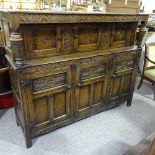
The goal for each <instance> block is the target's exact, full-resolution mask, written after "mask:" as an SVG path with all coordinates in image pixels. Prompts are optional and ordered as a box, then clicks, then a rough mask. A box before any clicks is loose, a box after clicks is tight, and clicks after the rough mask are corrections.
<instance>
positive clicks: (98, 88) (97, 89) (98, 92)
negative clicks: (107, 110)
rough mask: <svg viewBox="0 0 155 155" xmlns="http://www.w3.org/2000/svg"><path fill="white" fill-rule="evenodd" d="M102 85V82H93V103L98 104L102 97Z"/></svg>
mask: <svg viewBox="0 0 155 155" xmlns="http://www.w3.org/2000/svg"><path fill="white" fill-rule="evenodd" d="M103 86H104V82H96V83H94V93H93V94H94V102H93V104H98V103H101V102H102V100H103V98H102V96H103V95H102V94H103Z"/></svg>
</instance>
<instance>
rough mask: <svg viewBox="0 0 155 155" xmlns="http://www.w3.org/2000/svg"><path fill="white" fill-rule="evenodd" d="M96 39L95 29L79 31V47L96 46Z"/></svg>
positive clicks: (96, 31) (96, 32)
mask: <svg viewBox="0 0 155 155" xmlns="http://www.w3.org/2000/svg"><path fill="white" fill-rule="evenodd" d="M97 39H98V30H97V28H92V29H90V28H89V27H88V28H86V29H79V45H88V44H96V43H97Z"/></svg>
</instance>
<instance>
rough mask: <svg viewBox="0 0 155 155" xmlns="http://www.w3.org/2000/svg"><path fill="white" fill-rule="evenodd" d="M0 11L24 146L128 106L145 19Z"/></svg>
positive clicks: (136, 16) (110, 15) (83, 14)
mask: <svg viewBox="0 0 155 155" xmlns="http://www.w3.org/2000/svg"><path fill="white" fill-rule="evenodd" d="M0 14H1V20H2V28H3V32H4V40H5V43H4V46H5V49H6V52H7V55H6V57H7V61H8V64H9V70H10V77H11V83H12V91H13V96H14V101H15V113H16V120H17V124H18V125H20V126H21V128H22V130H23V132H24V135H25V139H26V145H27V147H28V148H29V147H31V146H32V138H34V137H36V136H38V135H41V134H44V133H47V132H49V131H52V130H55V129H57V128H59V127H62V126H65V125H67V124H70V123H72V122H75V121H77V120H80V119H82V118H85V117H87V116H90V115H92V114H95V113H98V112H101V111H103V110H106V109H108V108H111V107H114V106H117V105H118V104H120V103H122V102H124V101H127V105H128V106H130V105H131V102H132V96H133V91H134V85H135V80H136V75H137V70H138V62H139V58H140V53H141V46H140V44H141V41H142V30H143V26H144V25H145V23H146V22H147V19H148V15H145V14H110V13H109V14H108V13H104V14H103V13H75V12H72V13H68V12H65V13H63V12H61V13H53V12H50V11H8V10H6V11H1V13H0ZM138 23H142V26H141V28H140V30H139V33H138V34H137V25H138ZM136 36H137V37H136Z"/></svg>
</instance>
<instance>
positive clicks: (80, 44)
mask: <svg viewBox="0 0 155 155" xmlns="http://www.w3.org/2000/svg"><path fill="white" fill-rule="evenodd" d="M98 33H99V28H98V25H97V24H89V25H88V24H83V25H82V24H77V25H75V31H74V38H75V40H74V49H75V52H86V51H91V50H96V49H97V48H98V47H99V35H98Z"/></svg>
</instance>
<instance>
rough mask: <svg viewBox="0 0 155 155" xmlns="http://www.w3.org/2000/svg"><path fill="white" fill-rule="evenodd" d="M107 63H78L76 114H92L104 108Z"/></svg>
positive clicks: (80, 115)
mask: <svg viewBox="0 0 155 155" xmlns="http://www.w3.org/2000/svg"><path fill="white" fill-rule="evenodd" d="M106 68H107V63H106V62H104V61H103V62H100V63H95V64H93V62H92V63H91V64H87V65H78V66H77V70H76V116H77V117H83V116H86V115H90V114H91V113H93V112H95V111H97V109H98V108H100V109H101V108H102V107H103V105H104V103H103V102H104V99H105V95H106V85H105V83H106V80H107V78H106V72H107V69H106Z"/></svg>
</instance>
